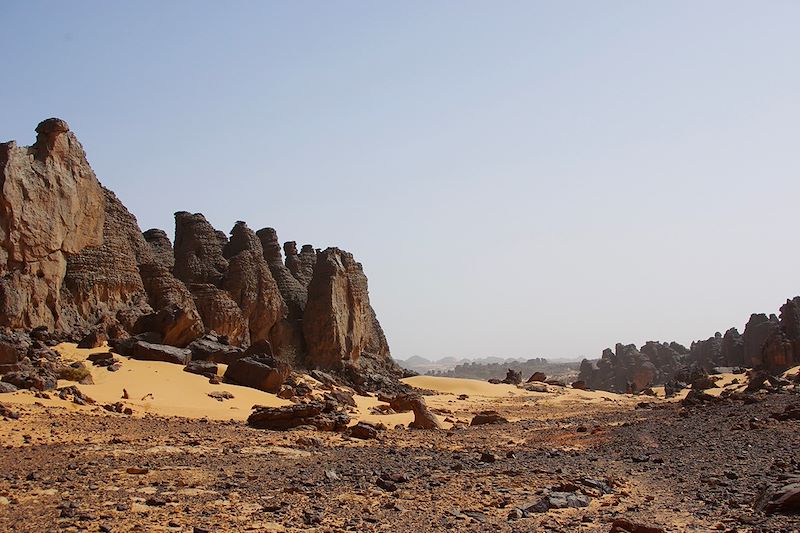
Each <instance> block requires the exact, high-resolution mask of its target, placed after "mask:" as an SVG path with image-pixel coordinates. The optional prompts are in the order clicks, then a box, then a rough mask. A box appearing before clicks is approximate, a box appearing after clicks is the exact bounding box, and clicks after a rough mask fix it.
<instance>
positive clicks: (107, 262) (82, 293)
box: [62, 188, 152, 329]
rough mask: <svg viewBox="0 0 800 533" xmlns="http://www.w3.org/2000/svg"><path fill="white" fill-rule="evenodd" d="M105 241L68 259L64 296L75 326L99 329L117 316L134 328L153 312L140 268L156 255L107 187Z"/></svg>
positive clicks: (133, 219) (104, 225)
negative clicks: (105, 318) (101, 322)
mask: <svg viewBox="0 0 800 533" xmlns="http://www.w3.org/2000/svg"><path fill="white" fill-rule="evenodd" d="M102 192H103V197H104V212H105V222H104V224H103V242H102V244H100V245H99V246H91V247H87V248H85V249H84V250H82V251H81V252H80V253H78V254H75V255H73V256H70V257H69V258H68V259H67V269H66V273H65V276H64V290H63V291H62V297H63V300H64V302H65V303H67V305H68V306H69V308H70V311H71V316H70V318H69V322H71V324H70V325H71V326H75V325H81V324H86V323H88V324H95V323H96V322H97V321H99V320H100V318H101V317H103V316H106V315H108V316H113V317H118V318H119V319H121V320H120V321H121V322H122V323H123V325H124V326H126V328H128V329H132V328H133V325H134V323H135V322H136V320H137V319H138V318H139V317H140V316H141V315H144V314H147V313H150V312H152V308H151V307H150V305H149V304H148V301H147V293H146V291H145V288H144V284H143V282H142V278H141V276H140V274H139V267H138V265H139V264H140V263H143V262H147V261H148V260H149V254H150V250H149V248H148V246H147V243H146V242H145V241H144V238H143V237H142V236H141V233H140V232H139V228H138V226H137V225H136V219H135V218H134V217H133V215H131V214H130V213H129V212H128V210H127V209H125V207H124V206H123V205H122V203H121V202H120V201H119V199H117V197H116V195H114V193H113V192H111V191H109V190H108V189H105V188H103V190H102Z"/></svg>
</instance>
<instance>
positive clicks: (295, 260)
mask: <svg viewBox="0 0 800 533" xmlns="http://www.w3.org/2000/svg"><path fill="white" fill-rule="evenodd" d="M283 251H284V253H285V254H286V268H288V269H289V271H290V272H291V273H292V275H293V276H294V277H295V278H296V279H297V281H299V282H300V283H301V284H302V285H303V286H304V287H308V284H309V283H311V278H312V277H313V275H314V267H315V266H316V264H317V252H316V250H314V247H313V246H311V245H310V244H304V245H303V247H302V249H301V250H300V253H299V254H298V253H297V243H296V242H294V241H289V242H287V243H284V245H283Z"/></svg>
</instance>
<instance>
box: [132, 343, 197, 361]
mask: <svg viewBox="0 0 800 533" xmlns="http://www.w3.org/2000/svg"><path fill="white" fill-rule="evenodd" d="M130 357H132V358H133V359H142V360H144V361H164V362H166V363H175V364H178V365H185V364H187V363H188V362H189V361H191V359H192V352H191V350H188V349H186V348H176V347H175V346H167V345H166V344H154V343H150V342H145V341H137V342H135V343H134V344H133V346H132V347H131V351H130Z"/></svg>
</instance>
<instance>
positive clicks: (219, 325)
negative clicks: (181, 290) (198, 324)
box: [189, 283, 250, 346]
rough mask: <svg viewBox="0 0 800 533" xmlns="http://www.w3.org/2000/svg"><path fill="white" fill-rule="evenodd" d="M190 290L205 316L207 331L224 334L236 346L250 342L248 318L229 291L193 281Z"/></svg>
mask: <svg viewBox="0 0 800 533" xmlns="http://www.w3.org/2000/svg"><path fill="white" fill-rule="evenodd" d="M189 291H191V293H192V297H193V298H194V302H195V305H196V306H197V310H198V312H199V313H200V316H201V317H202V318H203V324H204V325H205V331H206V333H211V332H215V333H218V334H219V335H223V336H225V337H227V338H228V340H229V342H230V343H231V344H233V345H234V346H240V345H244V346H246V345H248V344H250V328H249V326H248V324H247V319H246V318H245V316H244V315H243V314H242V310H241V309H239V306H238V305H236V302H234V301H233V298H231V297H230V295H229V294H228V293H227V292H225V291H223V290H222V289H218V288H217V287H215V286H214V285H211V284H210V283H193V284H191V285H189Z"/></svg>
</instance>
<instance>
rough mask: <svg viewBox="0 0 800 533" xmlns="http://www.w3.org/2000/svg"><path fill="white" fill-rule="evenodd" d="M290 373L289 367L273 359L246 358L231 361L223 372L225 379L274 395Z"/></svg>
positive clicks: (262, 357)
mask: <svg viewBox="0 0 800 533" xmlns="http://www.w3.org/2000/svg"><path fill="white" fill-rule="evenodd" d="M290 373H291V368H290V367H289V365H287V364H286V363H284V362H282V361H278V360H276V359H275V358H273V357H271V356H268V355H264V356H248V357H242V358H241V359H237V360H236V361H233V362H232V363H231V364H230V365H229V366H228V369H227V370H226V371H225V376H224V377H225V379H226V380H228V381H232V382H233V383H237V384H239V385H244V386H245V387H251V388H254V389H258V390H263V391H266V392H271V393H273V394H276V393H277V392H278V391H279V390H280V388H281V385H283V384H284V382H285V381H286V379H287V378H288V377H289V374H290Z"/></svg>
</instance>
